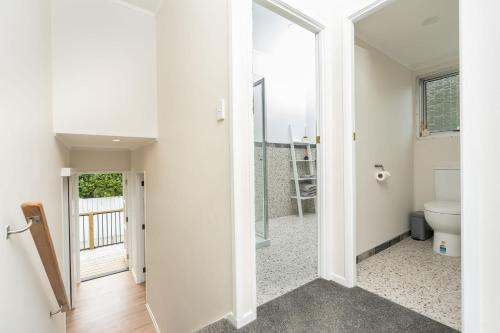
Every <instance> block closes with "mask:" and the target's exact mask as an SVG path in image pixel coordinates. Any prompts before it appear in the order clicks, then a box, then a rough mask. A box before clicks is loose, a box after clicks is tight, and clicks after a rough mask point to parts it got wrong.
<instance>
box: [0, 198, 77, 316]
mask: <svg viewBox="0 0 500 333" xmlns="http://www.w3.org/2000/svg"><path fill="white" fill-rule="evenodd" d="M21 209H22V211H23V213H24V217H25V218H26V223H27V226H26V227H24V228H22V229H20V230H15V231H10V230H8V234H7V236H9V235H11V234H15V233H21V232H24V231H27V230H29V231H30V232H31V236H32V237H33V241H34V242H35V246H36V249H37V251H38V255H39V256H40V259H41V260H42V264H43V267H44V269H45V273H46V274H47V277H48V278H49V282H50V286H51V287H52V291H53V292H54V296H55V297H56V300H57V304H58V305H59V310H58V311H56V312H50V316H53V315H54V314H57V313H60V312H66V311H68V310H69V309H70V308H69V303H68V296H67V295H66V289H65V288H64V282H63V278H62V275H61V271H60V270H59V264H58V262H57V257H56V252H55V251H54V244H52V238H51V236H50V231H49V226H48V224H47V218H46V217H45V211H44V210H43V205H42V204H41V203H40V202H27V203H23V204H22V205H21ZM7 238H8V237H7Z"/></svg>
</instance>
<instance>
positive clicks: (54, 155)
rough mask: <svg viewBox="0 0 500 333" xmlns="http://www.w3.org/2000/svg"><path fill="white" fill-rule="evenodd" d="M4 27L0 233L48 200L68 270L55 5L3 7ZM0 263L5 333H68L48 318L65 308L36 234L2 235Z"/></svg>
mask: <svg viewBox="0 0 500 333" xmlns="http://www.w3.org/2000/svg"><path fill="white" fill-rule="evenodd" d="M0 22H1V25H2V28H1V29H0V40H2V51H1V52H0V72H1V73H2V75H0V113H1V116H2V121H0V151H1V152H2V156H3V160H2V161H3V163H0V174H1V175H2V185H1V186H0V202H1V209H0V228H1V230H2V231H3V230H5V229H4V228H5V226H6V225H8V224H9V225H11V226H12V227H13V228H17V227H21V226H23V225H26V222H25V221H24V217H23V214H22V212H21V209H20V204H21V203H22V202H24V201H35V200H36V201H41V202H42V203H43V204H44V208H45V212H46V215H47V219H48V224H49V229H50V233H51V235H52V241H53V244H54V248H55V252H56V254H57V257H58V260H59V264H61V261H62V258H63V253H62V251H63V249H62V247H63V245H62V244H63V235H62V179H61V177H60V172H61V167H63V166H66V161H67V159H68V154H67V151H66V150H65V149H64V147H62V146H61V145H60V144H58V142H56V140H55V139H54V135H53V132H52V113H51V98H50V95H51V66H50V64H51V55H50V1H47V0H24V1H15V0H9V1H1V2H0ZM0 262H1V263H2V274H0V295H1V297H0V332H16V333H31V332H40V333H58V332H65V315H64V314H59V315H57V316H55V317H53V318H52V319H51V318H49V311H54V310H56V309H57V308H58V306H57V302H56V300H55V297H54V294H53V292H52V289H51V287H50V285H49V282H48V279H47V276H46V274H45V271H44V269H43V266H42V263H41V261H40V257H39V256H38V252H37V250H36V248H35V245H34V243H33V239H32V238H31V235H30V233H29V232H26V233H23V234H21V235H13V236H12V237H11V238H10V239H9V240H6V239H5V238H4V237H3V235H2V238H1V240H0ZM60 268H61V271H62V267H60Z"/></svg>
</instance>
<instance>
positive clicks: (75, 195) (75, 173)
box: [69, 169, 134, 290]
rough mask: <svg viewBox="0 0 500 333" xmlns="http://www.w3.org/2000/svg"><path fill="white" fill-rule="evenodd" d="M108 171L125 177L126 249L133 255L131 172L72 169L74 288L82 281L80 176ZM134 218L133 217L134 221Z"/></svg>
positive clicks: (70, 193) (127, 253)
mask: <svg viewBox="0 0 500 333" xmlns="http://www.w3.org/2000/svg"><path fill="white" fill-rule="evenodd" d="M106 173H121V174H122V177H123V185H122V187H123V200H124V204H123V213H124V214H123V215H124V217H125V250H126V255H127V257H128V258H130V257H131V251H132V250H133V247H132V246H131V241H130V239H131V236H130V229H131V224H130V223H128V222H127V217H128V216H129V214H130V208H129V206H130V203H129V201H130V198H129V185H128V178H129V172H128V171H120V170H116V171H114V170H113V171H110V170H106V171H80V170H74V169H71V176H70V177H69V187H70V190H69V198H70V230H71V235H70V237H72V238H71V239H70V243H71V249H70V251H71V253H70V256H71V271H72V273H71V276H72V283H73V290H75V289H74V288H76V285H77V284H79V283H81V282H82V280H81V277H80V228H79V227H80V226H79V223H80V220H79V214H80V208H79V198H80V194H79V188H78V185H79V181H78V177H79V176H80V175H86V174H106ZM133 220H134V219H132V221H133ZM127 264H128V266H129V270H130V262H129V259H127Z"/></svg>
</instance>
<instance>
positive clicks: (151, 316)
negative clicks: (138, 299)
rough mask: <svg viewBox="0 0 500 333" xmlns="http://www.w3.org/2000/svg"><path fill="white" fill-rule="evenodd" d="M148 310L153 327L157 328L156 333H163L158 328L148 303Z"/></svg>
mask: <svg viewBox="0 0 500 333" xmlns="http://www.w3.org/2000/svg"><path fill="white" fill-rule="evenodd" d="M146 310H148V314H149V318H151V321H152V322H153V326H154V327H155V331H156V333H161V331H160V327H159V326H158V323H157V322H156V318H155V316H154V314H153V311H151V308H150V307H149V304H148V303H146Z"/></svg>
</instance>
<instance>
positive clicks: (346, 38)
mask: <svg viewBox="0 0 500 333" xmlns="http://www.w3.org/2000/svg"><path fill="white" fill-rule="evenodd" d="M396 1H398V0H373V1H371V2H370V3H368V4H367V5H365V6H363V7H361V8H358V9H356V10H353V11H351V12H348V13H347V14H346V15H345V16H344V17H343V18H342V20H343V22H342V28H343V32H342V34H343V36H342V37H343V38H342V43H343V44H342V49H343V55H342V56H343V65H344V70H343V80H342V81H343V83H342V84H343V110H344V134H345V138H344V170H345V172H344V191H345V196H344V200H345V226H346V245H347V247H346V249H348V251H346V257H345V260H346V263H350V264H349V265H347V264H346V267H350V270H349V272H347V274H346V277H347V278H349V279H350V283H351V284H352V286H355V285H356V277H357V275H356V274H357V272H356V160H355V156H356V155H355V152H356V141H355V139H354V137H353V136H352V135H353V133H355V129H356V127H355V110H356V109H355V85H354V84H355V82H354V77H355V59H354V46H355V30H354V24H355V23H356V22H357V21H360V20H362V19H363V18H365V17H367V16H369V15H371V14H373V13H375V12H376V11H378V10H381V9H383V8H384V7H386V6H388V5H390V4H392V3H394V2H396ZM459 16H460V14H459ZM459 24H460V23H459ZM460 30H461V28H460ZM461 39H462V34H460V44H459V53H460V55H462V54H463V47H462V45H463V44H462V42H461ZM461 66H462V65H461V61H460V72H462V68H461ZM465 79H466V78H464V76H463V75H461V76H460V90H461V94H460V95H461V100H460V102H461V104H462V98H463V91H464V89H463V88H464V86H465V85H464V80H465ZM462 113H463V109H462V108H461V115H462ZM460 119H461V122H463V120H464V118H463V117H462V116H461V117H460ZM460 127H461V128H463V127H464V126H463V123H462V124H461V126H460ZM460 136H461V137H462V134H460ZM462 144H463V143H461V145H462ZM461 152H462V150H461ZM460 159H461V161H460V164H461V165H463V156H462V154H461V156H460ZM461 182H462V184H463V182H464V176H463V173H462V175H461ZM464 192H465V191H464V188H463V187H462V207H463V206H465V203H464V201H465V200H464V199H463V198H464ZM469 224H470V223H469V222H468V221H466V220H465V218H464V215H462V221H461V227H462V234H461V239H462V256H461V274H462V290H461V294H462V297H461V301H462V304H461V307H462V327H463V328H464V329H465V328H470V327H475V326H477V316H476V308H477V305H474V304H472V305H471V304H469V303H467V302H465V300H466V299H467V300H474V301H476V300H477V298H476V295H477V294H478V293H477V288H470V287H471V286H474V287H477V284H475V283H472V282H470V281H474V275H473V274H474V272H472V271H471V272H468V271H467V269H466V265H467V267H468V266H469V265H468V264H469V262H468V261H467V260H466V259H464V258H466V257H467V258H468V256H467V255H466V253H468V252H473V251H475V250H474V249H475V245H477V242H475V239H474V238H473V236H472V235H471V236H469V235H468V234H467V233H464V230H465V227H467V229H469V228H474V227H470V226H469ZM471 303H472V302H471Z"/></svg>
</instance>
